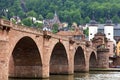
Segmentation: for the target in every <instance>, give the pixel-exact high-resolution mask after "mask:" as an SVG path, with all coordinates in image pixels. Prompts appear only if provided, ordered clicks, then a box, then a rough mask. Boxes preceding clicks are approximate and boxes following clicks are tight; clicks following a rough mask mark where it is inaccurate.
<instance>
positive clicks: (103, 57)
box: [97, 49, 109, 68]
mask: <svg viewBox="0 0 120 80" xmlns="http://www.w3.org/2000/svg"><path fill="white" fill-rule="evenodd" d="M108 53H109V49H98V50H97V57H98V60H97V63H98V64H97V65H98V66H97V67H98V68H109V54H108Z"/></svg>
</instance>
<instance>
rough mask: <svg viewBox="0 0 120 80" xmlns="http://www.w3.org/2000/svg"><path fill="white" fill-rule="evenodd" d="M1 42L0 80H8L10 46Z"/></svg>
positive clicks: (5, 42)
mask: <svg viewBox="0 0 120 80" xmlns="http://www.w3.org/2000/svg"><path fill="white" fill-rule="evenodd" d="M7 43H8V42H7V41H2V40H0V80H8V50H9V49H8V47H9V46H8V45H7Z"/></svg>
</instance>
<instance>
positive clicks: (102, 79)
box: [9, 71, 120, 80]
mask: <svg viewBox="0 0 120 80" xmlns="http://www.w3.org/2000/svg"><path fill="white" fill-rule="evenodd" d="M9 80H120V72H100V71H99V72H97V71H95V72H90V73H75V74H74V75H50V78H49V79H9Z"/></svg>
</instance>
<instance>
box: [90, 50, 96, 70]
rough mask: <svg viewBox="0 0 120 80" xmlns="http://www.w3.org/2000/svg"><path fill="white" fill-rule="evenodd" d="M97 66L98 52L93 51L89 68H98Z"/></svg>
mask: <svg viewBox="0 0 120 80" xmlns="http://www.w3.org/2000/svg"><path fill="white" fill-rule="evenodd" d="M96 67H97V54H96V52H94V51H92V52H91V54H90V58H89V68H90V69H91V68H96Z"/></svg>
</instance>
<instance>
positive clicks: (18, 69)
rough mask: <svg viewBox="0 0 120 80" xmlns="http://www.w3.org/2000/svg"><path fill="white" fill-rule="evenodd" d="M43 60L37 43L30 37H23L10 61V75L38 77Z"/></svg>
mask: <svg viewBox="0 0 120 80" xmlns="http://www.w3.org/2000/svg"><path fill="white" fill-rule="evenodd" d="M41 75H42V62H41V56H40V52H39V50H38V47H37V45H36V44H35V42H34V41H33V40H32V39H31V38H30V37H23V38H22V39H20V40H19V41H18V43H17V44H16V46H15V47H14V49H13V52H12V55H11V57H10V61H9V77H13V78H14V77H18V78H21V77H22V78H38V77H41Z"/></svg>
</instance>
